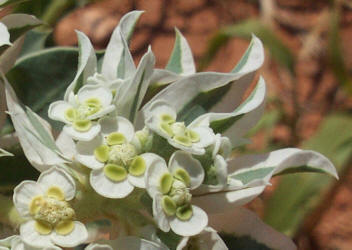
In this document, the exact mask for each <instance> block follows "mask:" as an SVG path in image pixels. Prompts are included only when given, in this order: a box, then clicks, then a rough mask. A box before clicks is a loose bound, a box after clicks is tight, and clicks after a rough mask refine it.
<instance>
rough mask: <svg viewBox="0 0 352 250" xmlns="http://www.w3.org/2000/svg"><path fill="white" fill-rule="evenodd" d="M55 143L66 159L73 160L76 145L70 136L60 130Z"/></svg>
mask: <svg viewBox="0 0 352 250" xmlns="http://www.w3.org/2000/svg"><path fill="white" fill-rule="evenodd" d="M55 144H56V146H57V147H58V148H59V149H60V151H61V152H62V154H63V156H64V157H65V158H66V159H69V160H73V156H74V155H75V154H76V145H75V142H74V141H73V140H72V138H71V136H69V135H68V134H66V133H65V132H64V131H61V133H60V134H59V136H58V137H57V139H56V142H55Z"/></svg>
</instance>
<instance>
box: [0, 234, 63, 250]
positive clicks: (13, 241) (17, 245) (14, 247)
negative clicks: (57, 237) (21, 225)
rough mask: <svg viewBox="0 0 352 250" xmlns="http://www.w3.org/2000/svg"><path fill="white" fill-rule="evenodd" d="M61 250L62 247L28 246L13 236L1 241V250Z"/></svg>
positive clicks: (16, 236)
mask: <svg viewBox="0 0 352 250" xmlns="http://www.w3.org/2000/svg"><path fill="white" fill-rule="evenodd" d="M10 249H11V250H40V249H42V250H61V248H60V247H57V246H51V247H45V248H35V247H31V246H28V245H26V244H25V243H24V242H23V241H22V239H21V237H20V236H18V235H13V236H10V237H7V238H5V239H2V240H0V250H10Z"/></svg>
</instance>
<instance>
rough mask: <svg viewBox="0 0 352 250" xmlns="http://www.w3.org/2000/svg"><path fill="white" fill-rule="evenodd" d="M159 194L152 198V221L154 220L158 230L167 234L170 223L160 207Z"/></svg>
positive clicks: (160, 196)
mask: <svg viewBox="0 0 352 250" xmlns="http://www.w3.org/2000/svg"><path fill="white" fill-rule="evenodd" d="M161 198H162V195H161V194H157V195H155V197H154V198H153V216H154V219H155V220H156V223H157V224H158V227H159V228H160V230H162V231H164V232H169V231H170V223H169V221H168V219H167V217H166V215H165V213H164V210H163V208H162V205H161Z"/></svg>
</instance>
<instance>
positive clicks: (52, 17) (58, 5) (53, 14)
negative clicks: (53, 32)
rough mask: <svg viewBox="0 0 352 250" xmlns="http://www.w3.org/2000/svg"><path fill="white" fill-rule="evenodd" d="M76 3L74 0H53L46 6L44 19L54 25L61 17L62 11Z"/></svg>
mask: <svg viewBox="0 0 352 250" xmlns="http://www.w3.org/2000/svg"><path fill="white" fill-rule="evenodd" d="M73 4H74V1H72V0H53V1H52V2H51V4H50V5H49V6H48V7H47V8H46V10H45V12H44V14H43V16H42V20H43V21H44V22H45V23H46V24H48V25H49V26H51V27H52V26H54V24H55V23H56V21H57V20H58V19H59V18H60V17H61V15H62V13H63V12H64V11H65V10H66V9H68V8H69V7H70V6H71V5H73Z"/></svg>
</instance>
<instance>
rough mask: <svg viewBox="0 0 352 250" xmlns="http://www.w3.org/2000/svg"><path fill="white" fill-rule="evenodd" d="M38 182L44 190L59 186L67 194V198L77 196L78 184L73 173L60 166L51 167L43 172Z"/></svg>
mask: <svg viewBox="0 0 352 250" xmlns="http://www.w3.org/2000/svg"><path fill="white" fill-rule="evenodd" d="M38 184H40V186H41V187H42V189H43V190H44V191H46V190H48V188H50V187H51V186H58V187H60V188H61V189H62V191H63V192H64V194H65V200H67V201H69V200H72V199H73V198H74V197H75V194H76V184H75V181H74V180H73V178H72V177H71V175H69V174H68V173H66V172H65V170H63V169H61V168H58V167H51V168H50V169H49V170H47V171H45V172H43V173H41V175H40V176H39V178H38Z"/></svg>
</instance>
